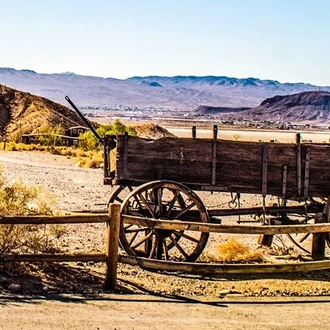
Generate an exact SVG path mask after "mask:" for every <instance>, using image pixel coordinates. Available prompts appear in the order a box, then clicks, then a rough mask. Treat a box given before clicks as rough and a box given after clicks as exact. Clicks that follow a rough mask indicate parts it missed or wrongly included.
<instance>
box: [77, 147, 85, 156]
mask: <svg viewBox="0 0 330 330" xmlns="http://www.w3.org/2000/svg"><path fill="white" fill-rule="evenodd" d="M76 157H86V153H85V150H83V149H81V148H78V149H77V150H76Z"/></svg>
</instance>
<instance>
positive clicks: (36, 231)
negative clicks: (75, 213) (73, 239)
mask: <svg viewBox="0 0 330 330" xmlns="http://www.w3.org/2000/svg"><path fill="white" fill-rule="evenodd" d="M53 201H54V199H53V197H52V196H51V195H50V194H49V193H48V192H47V191H45V190H43V189H41V188H38V187H27V186H26V185H25V184H24V183H23V182H22V181H21V180H18V181H16V182H14V183H7V181H6V179H5V177H4V176H3V173H2V170H0V215H1V216H28V215H51V214H52V210H51V208H50V205H52V204H53ZM52 227H53V226H46V225H12V224H9V225H0V253H13V252H14V253H15V252H25V253H27V252H29V253H32V252H33V253H35V252H46V251H53V250H54V244H53V243H52V242H51V240H50V238H51V235H50V233H51V231H52V230H53V229H52ZM57 232H59V230H57ZM61 233H63V231H62V232H61ZM57 236H58V235H57ZM57 236H56V237H57Z"/></svg>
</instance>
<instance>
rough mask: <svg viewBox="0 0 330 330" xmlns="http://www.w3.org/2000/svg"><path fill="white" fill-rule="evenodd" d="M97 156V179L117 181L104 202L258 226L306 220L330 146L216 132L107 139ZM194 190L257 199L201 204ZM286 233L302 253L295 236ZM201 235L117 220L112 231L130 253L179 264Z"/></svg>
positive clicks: (325, 176) (150, 213)
mask: <svg viewBox="0 0 330 330" xmlns="http://www.w3.org/2000/svg"><path fill="white" fill-rule="evenodd" d="M104 155H105V162H104V183H105V184H111V185H116V186H117V187H116V189H115V190H114V191H113V193H112V195H111V197H110V200H109V202H116V201H117V202H120V203H121V204H122V208H121V212H122V214H126V215H133V216H134V215H135V216H138V217H148V218H153V219H162V220H181V221H184V220H187V221H188V220H189V221H197V222H218V223H219V222H220V220H219V217H224V216H227V215H246V214H256V215H259V216H260V223H261V224H264V225H265V224H274V223H277V224H300V223H307V221H313V219H314V214H315V213H317V212H322V210H323V209H324V205H325V204H324V202H323V200H326V198H327V196H329V195H330V186H329V182H330V171H329V169H330V157H327V155H330V145H328V144H312V143H306V144H305V143H300V139H299V135H298V141H297V143H292V144H283V143H265V142H239V141H228V140H220V139H217V136H216V134H214V138H213V139H196V138H177V137H164V138H160V139H157V140H149V139H142V138H139V137H136V136H129V135H118V136H116V137H115V136H107V137H106V138H105V140H104ZM133 187H136V188H133ZM197 191H209V192H227V193H228V192H229V193H232V194H233V196H235V197H234V200H233V201H235V202H238V204H239V197H240V194H241V193H244V194H245V193H247V194H260V195H261V196H262V197H263V204H262V206H260V207H254V208H240V207H239V206H240V205H238V208H235V209H232V208H228V209H207V208H206V207H205V205H204V203H203V201H202V200H201V198H200V197H199V195H198V194H197V193H196V192H197ZM266 195H272V196H277V197H278V199H279V202H278V203H277V205H276V206H272V207H269V206H266V204H265V199H266ZM290 201H295V202H296V203H294V205H293V204H292V203H290ZM291 215H295V216H294V217H292V216H291ZM325 221H327V219H325ZM326 235H327V237H326V240H327V243H328V244H329V241H330V240H329V234H326ZM289 238H290V239H291V240H292V241H293V242H294V243H295V244H296V245H297V246H299V247H301V248H302V249H304V250H305V251H306V252H308V250H306V248H304V247H303V246H302V244H301V242H300V241H299V240H300V239H301V238H300V237H299V238H298V237H295V236H293V235H289ZM304 239H306V235H305V237H303V238H302V240H304ZM207 240H208V233H205V232H204V233H200V234H199V235H191V234H190V233H187V232H185V231H174V230H166V229H158V230H154V229H153V228H149V227H146V226H132V225H128V226H124V225H122V228H121V234H120V241H121V245H122V247H123V248H124V249H125V250H126V252H127V253H128V254H130V255H138V256H144V257H149V258H158V259H174V260H185V261H194V260H196V259H197V258H198V257H199V255H200V254H201V252H202V251H203V249H204V247H205V245H206V243H207Z"/></svg>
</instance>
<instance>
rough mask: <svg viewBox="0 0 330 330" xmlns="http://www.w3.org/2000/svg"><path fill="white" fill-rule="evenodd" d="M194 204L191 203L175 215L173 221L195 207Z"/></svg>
mask: <svg viewBox="0 0 330 330" xmlns="http://www.w3.org/2000/svg"><path fill="white" fill-rule="evenodd" d="M195 205H196V204H195V202H191V203H190V204H189V205H187V206H186V207H185V208H184V209H183V210H182V211H181V212H179V213H178V214H176V215H175V217H174V219H178V218H180V217H181V216H182V215H183V214H185V213H186V212H187V211H189V210H190V209H192V208H193V207H194V206H195Z"/></svg>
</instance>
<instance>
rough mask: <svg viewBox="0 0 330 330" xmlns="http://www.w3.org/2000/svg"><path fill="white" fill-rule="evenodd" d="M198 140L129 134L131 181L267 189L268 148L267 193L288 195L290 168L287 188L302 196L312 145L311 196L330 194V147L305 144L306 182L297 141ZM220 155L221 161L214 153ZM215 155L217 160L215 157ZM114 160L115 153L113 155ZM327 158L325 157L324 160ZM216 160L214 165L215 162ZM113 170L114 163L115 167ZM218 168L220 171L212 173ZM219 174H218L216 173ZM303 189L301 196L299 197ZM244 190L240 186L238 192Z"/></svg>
mask: <svg viewBox="0 0 330 330" xmlns="http://www.w3.org/2000/svg"><path fill="white" fill-rule="evenodd" d="M123 139H124V138H123V137H122V136H118V139H117V148H116V155H117V158H116V174H117V180H118V183H120V180H123V179H124V176H123V174H124V173H123V168H122V163H123V160H122V157H123V156H124V152H123V145H124V143H123V141H124V140H123ZM216 143H217V144H216V147H214V145H213V144H214V140H212V139H193V138H173V137H171V138H161V139H158V140H144V139H140V138H138V137H131V136H130V137H128V141H127V146H128V150H127V180H126V181H132V182H149V181H154V180H173V181H178V182H181V183H183V184H187V185H189V184H190V183H195V184H197V185H200V187H202V186H210V185H212V183H213V184H214V182H216V185H218V186H223V187H224V188H225V189H224V191H236V192H247V193H261V192H262V148H263V145H266V146H267V150H268V157H267V158H268V159H267V193H270V194H274V195H278V196H282V176H283V167H284V166H286V168H287V177H286V191H287V196H289V197H293V196H296V197H302V194H303V191H302V189H301V187H303V186H304V182H305V178H304V176H305V173H306V170H305V165H306V164H305V162H306V150H307V148H308V149H309V158H310V160H309V164H308V165H309V171H308V172H309V187H308V194H309V196H313V197H324V196H328V195H329V194H330V185H329V184H328V182H330V171H329V168H330V157H328V156H327V155H329V156H330V145H327V144H301V145H300V153H301V157H300V162H299V164H300V172H301V175H300V176H299V179H300V181H299V182H298V181H297V178H298V174H299V172H298V164H297V145H296V144H285V143H281V144H280V143H279V144H278V143H264V142H241V141H227V140H216ZM215 154H216V163H214V155H215ZM212 157H213V158H212ZM112 159H113V157H112ZM320 159H322V161H320ZM212 160H213V163H212ZM111 168H113V165H112V166H111ZM215 168H216V173H214V172H212V169H213V170H214V169H215ZM214 174H215V175H214ZM299 187H300V193H301V196H297V194H298V191H299ZM235 189H239V190H235Z"/></svg>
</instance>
